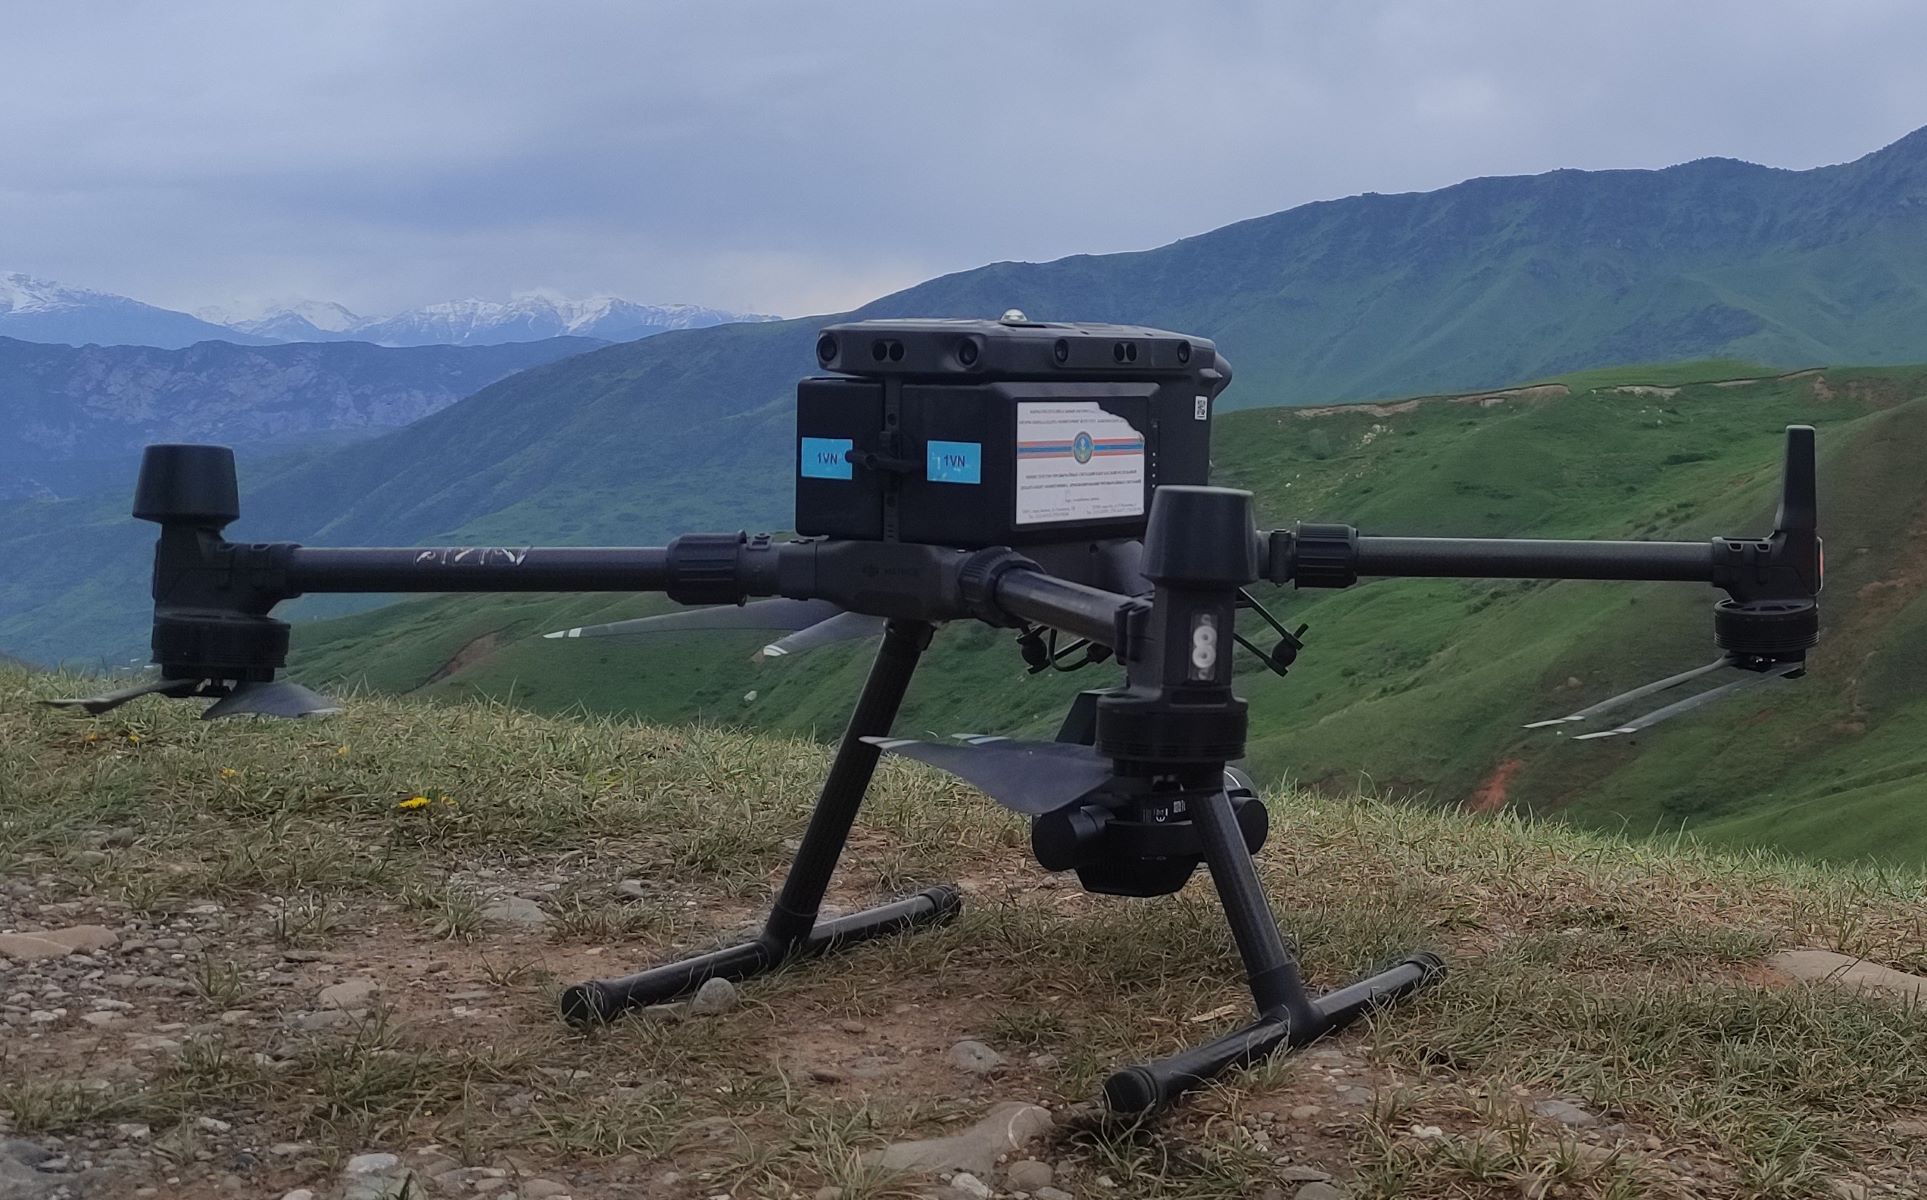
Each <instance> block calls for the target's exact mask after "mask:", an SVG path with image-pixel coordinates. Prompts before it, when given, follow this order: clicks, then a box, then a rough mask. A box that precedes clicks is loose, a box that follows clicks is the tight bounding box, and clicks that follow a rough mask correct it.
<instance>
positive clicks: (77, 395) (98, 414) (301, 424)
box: [0, 337, 605, 500]
mask: <svg viewBox="0 0 1927 1200" xmlns="http://www.w3.org/2000/svg"><path fill="white" fill-rule="evenodd" d="M603 344H605V343H602V342H599V341H596V340H594V339H590V338H574V337H569V338H549V339H546V340H544V341H539V342H518V343H510V344H506V345H501V346H421V347H408V348H389V347H383V346H371V345H369V344H367V343H365V342H350V343H340V344H301V345H286V346H236V345H233V344H231V343H228V342H200V343H197V344H195V345H193V346H190V347H187V348H185V349H174V350H168V349H157V348H153V347H147V346H82V347H74V346H65V345H58V344H52V345H49V344H41V343H36V342H24V341H19V340H16V339H13V338H5V337H0V500H5V499H21V498H32V497H39V498H55V497H61V496H72V495H77V494H80V493H82V492H84V491H87V490H89V489H91V488H93V487H98V486H103V485H106V484H108V483H111V482H114V481H120V482H122V483H123V484H124V482H125V481H126V480H127V479H131V478H132V475H131V470H132V467H133V464H134V462H135V460H136V459H137V457H138V455H139V452H140V448H141V447H142V446H143V445H146V444H147V443H149V442H166V441H213V442H226V443H232V444H237V445H241V446H245V447H252V448H255V449H256V450H257V451H260V450H265V449H270V448H272V449H277V450H296V449H300V448H302V447H315V446H324V445H336V444H339V443H340V442H342V441H344V440H352V439H354V438H359V437H368V436H372V435H374V434H376V433H379V432H382V431H385V430H393V429H398V428H401V427H402V426H405V425H409V424H411V423H413V422H415V421H417V420H420V419H421V418H422V417H425V416H427V415H429V414H430V413H434V412H437V411H439V410H441V409H443V408H446V407H448V406H449V405H450V404H453V403H455V402H456V401H457V400H460V399H461V398H462V397H464V396H467V395H470V394H472V393H474V392H476V391H479V390H481V389H482V388H483V387H486V386H487V385H489V384H491V383H494V382H496V381H497V380H499V379H502V378H504V377H506V376H508V375H512V374H514V373H515V372H517V371H520V370H523V369H525V368H528V367H531V366H538V365H540V364H543V363H548V362H554V361H555V360H557V359H560V358H566V357H569V356H571V355H575V354H580V353H583V352H584V351H588V350H593V349H595V348H597V347H598V346H601V345H603Z"/></svg>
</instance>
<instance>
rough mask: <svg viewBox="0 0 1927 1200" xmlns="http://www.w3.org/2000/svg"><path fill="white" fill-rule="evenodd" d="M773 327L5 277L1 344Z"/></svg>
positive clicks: (597, 334)
mask: <svg viewBox="0 0 1927 1200" xmlns="http://www.w3.org/2000/svg"><path fill="white" fill-rule="evenodd" d="M769 320H774V318H772V317H768V316H763V315H759V314H754V313H735V312H726V311H723V310H721V309H714V308H703V307H701V306H698V305H692V304H670V305H654V304H638V303H636V302H634V301H631V300H623V299H620V298H618V297H615V296H595V297H591V298H589V299H586V300H571V299H567V298H565V297H561V296H557V295H554V294H550V293H537V294H531V295H526V296H518V297H516V298H514V299H512V300H508V301H506V302H497V301H491V300H472V299H471V300H455V301H449V302H446V303H441V304H430V305H427V306H424V307H422V308H416V309H410V310H408V311H406V312H401V313H396V314H393V315H391V316H375V317H365V316H360V315H357V314H355V313H353V312H351V311H349V310H348V309H347V308H345V307H343V306H342V305H340V304H336V303H333V302H332V301H316V300H297V301H288V302H283V303H279V304H274V305H270V306H267V307H265V308H261V309H249V310H241V309H221V308H208V309H202V310H201V311H200V312H198V313H195V314H192V315H190V314H188V313H184V312H175V311H173V310H171V309H166V308H160V307H157V306H155V305H152V304H144V303H142V302H141V301H138V300H133V299H130V298H128V297H126V296H117V295H114V294H112V293H110V292H100V291H93V290H90V289H87V288H77V287H69V286H67V285H65V284H60V283H55V282H53V281H51V280H46V279H37V278H35V277H33V276H30V275H24V274H21V273H19V272H11V273H4V274H0V337H11V338H18V339H20V340H22V341H29V342H53V343H59V344H64V345H70V346H84V345H90V344H92V345H104V346H153V347H157V348H160V349H170V350H178V349H182V348H184V347H187V346H190V345H193V344H194V343H196V342H204V341H225V342H232V343H235V344H237V345H251V346H258V345H272V344H275V343H280V342H343V341H357V342H372V343H374V344H376V345H380V346H434V345H445V346H493V345H501V344H503V343H508V342H533V341H541V340H544V339H547V338H553V337H565V336H566V337H585V338H596V339H598V340H601V341H605V342H615V341H632V340H634V339H636V338H644V337H648V336H650V335H652V334H656V333H662V332H664V331H666V330H671V329H700V328H705V327H708V326H712V325H723V324H729V323H732V322H742V321H769Z"/></svg>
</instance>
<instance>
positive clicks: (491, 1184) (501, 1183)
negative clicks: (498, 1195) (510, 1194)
mask: <svg viewBox="0 0 1927 1200" xmlns="http://www.w3.org/2000/svg"><path fill="white" fill-rule="evenodd" d="M468 1186H469V1190H470V1191H473V1192H477V1193H480V1194H484V1195H486V1194H487V1193H489V1192H499V1191H501V1190H502V1189H503V1188H505V1187H510V1186H512V1185H511V1184H510V1182H509V1181H508V1180H506V1179H477V1180H476V1181H475V1182H474V1183H471V1184H469V1185H468Z"/></svg>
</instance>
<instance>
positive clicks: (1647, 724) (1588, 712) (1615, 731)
mask: <svg viewBox="0 0 1927 1200" xmlns="http://www.w3.org/2000/svg"><path fill="white" fill-rule="evenodd" d="M1722 667H1731V668H1733V669H1735V670H1737V671H1739V672H1742V674H1741V675H1740V677H1739V678H1737V679H1733V680H1730V681H1728V682H1726V683H1723V684H1721V685H1720V686H1718V687H1715V688H1709V689H1707V690H1706V691H1703V692H1699V693H1696V694H1694V695H1691V696H1688V697H1687V698H1686V699H1684V700H1677V701H1674V702H1673V703H1671V704H1668V705H1666V706H1664V707H1662V708H1656V709H1654V710H1653V711H1651V712H1649V713H1646V714H1645V715H1643V716H1638V717H1634V718H1633V719H1632V720H1630V721H1627V722H1625V723H1624V724H1621V725H1615V726H1613V727H1612V728H1611V729H1600V730H1595V731H1593V732H1591V733H1581V734H1576V735H1574V737H1573V740H1574V741H1576V742H1589V741H1593V740H1595V739H1598V738H1609V737H1618V736H1621V735H1623V734H1628V733H1638V732H1639V731H1640V730H1642V729H1650V728H1652V727H1653V726H1655V725H1657V724H1659V723H1660V722H1661V721H1668V720H1671V719H1672V718H1674V717H1677V716H1679V715H1681V714H1682V713H1688V712H1691V711H1693V710H1694V709H1696V708H1699V707H1701V706H1702V705H1706V704H1711V703H1712V702H1713V701H1715V700H1720V699H1723V698H1725V697H1727V696H1731V695H1733V694H1734V693H1736V692H1741V691H1745V690H1746V689H1748V688H1752V687H1757V686H1759V685H1760V684H1762V683H1769V682H1771V681H1773V680H1775V679H1785V678H1787V677H1788V676H1791V675H1797V674H1798V673H1800V671H1802V670H1803V669H1804V664H1802V663H1798V662H1782V663H1771V664H1769V665H1766V666H1763V667H1755V666H1750V665H1748V664H1747V663H1746V662H1744V661H1743V660H1741V659H1740V658H1738V657H1736V656H1734V655H1731V654H1728V655H1722V656H1721V657H1719V658H1716V659H1714V660H1713V661H1712V662H1710V663H1707V664H1706V665H1705V666H1703V667H1694V668H1693V669H1692V670H1690V671H1681V672H1680V673H1679V674H1677V675H1668V676H1667V677H1666V678H1664V679H1656V680H1654V681H1653V682H1651V683H1648V684H1643V685H1641V686H1639V687H1636V688H1634V689H1632V690H1631V691H1629V692H1621V693H1620V694H1619V695H1617V696H1613V697H1611V698H1610V699H1606V700H1601V701H1600V702H1599V703H1597V704H1594V705H1591V706H1590V707H1587V708H1582V709H1580V710H1579V711H1578V712H1575V713H1571V714H1568V715H1567V716H1563V717H1553V718H1551V719H1550V720H1545V721H1533V722H1532V723H1530V724H1528V725H1527V726H1525V728H1527V729H1545V728H1548V727H1550V726H1554V725H1567V724H1574V723H1578V722H1583V721H1590V720H1593V719H1594V718H1596V717H1603V716H1605V715H1607V714H1608V713H1612V712H1617V711H1618V710H1620V709H1622V708H1625V707H1626V706H1627V705H1629V704H1632V703H1633V702H1634V701H1636V700H1644V699H1646V698H1647V697H1649V696H1656V695H1658V694H1660V693H1661V692H1666V691H1671V690H1672V689H1673V688H1676V687H1678V686H1680V685H1681V684H1683V683H1690V682H1692V681H1693V680H1695V679H1699V678H1702V677H1703V676H1706V675H1710V674H1712V673H1713V672H1715V671H1718V670H1720V669H1721V668H1722Z"/></svg>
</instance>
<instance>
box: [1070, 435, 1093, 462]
mask: <svg viewBox="0 0 1927 1200" xmlns="http://www.w3.org/2000/svg"><path fill="white" fill-rule="evenodd" d="M1093 448H1094V443H1092V441H1091V435H1090V434H1088V433H1085V432H1083V431H1082V430H1079V431H1078V434H1077V436H1076V437H1074V438H1072V439H1071V457H1072V458H1074V459H1076V460H1077V461H1078V462H1081V463H1087V462H1089V461H1091V451H1092V449H1093Z"/></svg>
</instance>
